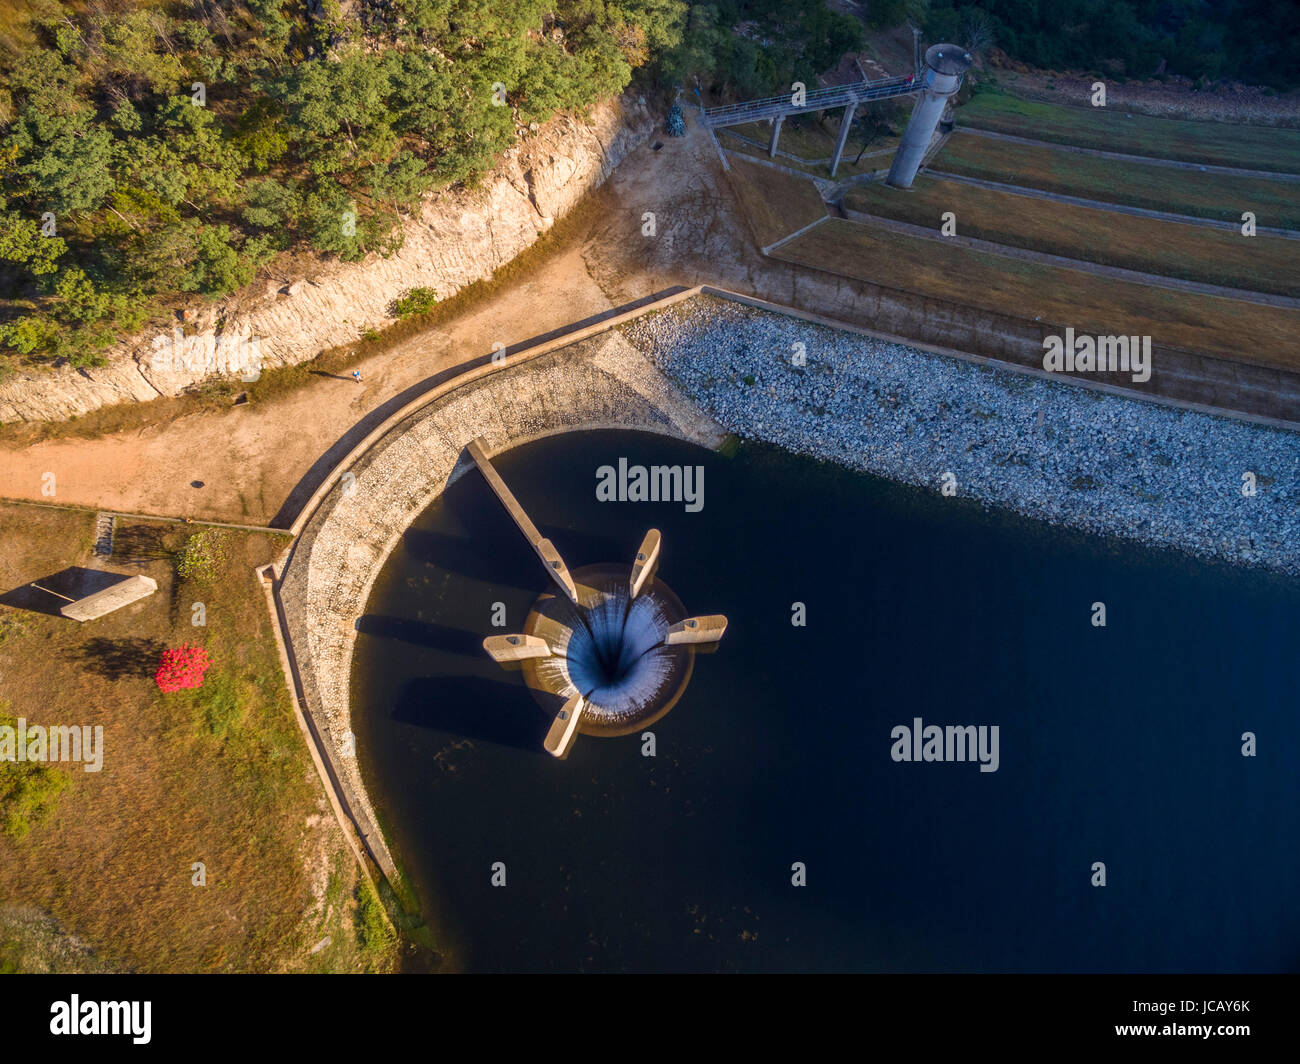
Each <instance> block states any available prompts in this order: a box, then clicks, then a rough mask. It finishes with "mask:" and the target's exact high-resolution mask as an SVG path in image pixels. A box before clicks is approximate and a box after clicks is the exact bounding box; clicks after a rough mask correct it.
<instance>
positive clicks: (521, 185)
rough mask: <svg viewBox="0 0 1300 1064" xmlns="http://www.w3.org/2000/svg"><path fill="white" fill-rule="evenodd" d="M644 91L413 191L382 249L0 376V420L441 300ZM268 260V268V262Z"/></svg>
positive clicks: (582, 181)
mask: <svg viewBox="0 0 1300 1064" xmlns="http://www.w3.org/2000/svg"><path fill="white" fill-rule="evenodd" d="M652 129H653V119H652V117H651V115H650V112H649V110H648V108H647V107H646V104H645V102H644V100H629V99H623V100H616V101H607V102H604V103H602V104H599V105H597V106H596V107H595V108H593V110H592V113H591V114H590V115H589V116H587V118H586V119H585V120H582V121H580V120H578V119H576V118H572V117H569V116H562V117H559V118H556V119H554V120H552V121H551V122H549V123H547V124H546V125H545V126H543V127H542V128H541V129H540V130H537V131H536V132H534V133H530V134H529V135H527V136H526V137H525V138H524V139H522V140H521V141H520V142H519V143H518V144H517V145H516V146H515V147H513V148H511V149H509V150H508V151H507V152H506V153H505V155H504V156H503V157H502V158H501V159H500V160H499V162H498V165H497V166H496V168H495V169H494V170H492V171H491V172H490V173H489V174H487V175H486V176H485V177H484V178H483V180H482V181H481V182H480V183H479V185H478V187H477V188H474V189H460V188H458V189H453V190H448V191H444V192H440V193H437V194H435V195H433V196H431V197H430V198H429V199H428V200H426V202H425V204H424V207H423V210H422V211H421V213H420V214H419V216H418V217H412V218H411V219H410V220H408V222H407V223H406V224H405V226H404V237H405V240H404V243H403V246H402V248H401V250H400V251H398V252H397V253H395V254H394V255H392V256H391V257H389V258H382V257H380V256H377V255H373V256H370V257H369V258H367V259H366V260H365V261H363V262H359V263H340V262H322V263H321V264H320V265H319V267H318V268H316V269H314V270H310V271H308V272H307V275H306V276H300V277H283V278H278V279H274V280H270V281H266V280H262V281H258V282H257V283H256V284H255V285H254V286H252V288H251V289H246V290H244V291H243V292H239V293H236V294H235V295H234V296H232V297H230V298H227V299H224V300H222V301H220V302H218V303H214V304H206V305H204V306H201V307H195V308H193V309H190V310H187V311H186V312H185V314H184V317H185V324H184V328H183V330H182V328H181V326H180V325H179V324H177V325H176V326H175V327H173V326H171V325H170V324H166V325H164V326H163V327H161V328H158V327H155V328H154V329H152V330H149V331H147V332H145V333H142V334H141V335H139V336H136V337H133V338H132V339H131V340H129V341H126V342H124V343H122V344H119V345H118V346H117V347H115V348H114V349H112V350H111V351H110V352H109V354H108V364H107V365H106V366H104V367H102V368H97V369H84V370H78V369H73V368H72V367H68V366H63V367H56V368H53V369H49V370H27V371H23V372H19V373H16V374H13V375H11V376H9V377H7V378H6V379H5V380H4V381H3V383H0V422H10V421H54V420H60V419H63V418H67V417H71V416H73V415H78V414H84V413H87V412H88V411H91V410H95V409H97V408H98V407H101V406H107V405H109V404H112V403H121V402H130V401H140V400H147V399H152V398H155V397H157V396H159V395H176V394H178V393H180V392H181V391H183V390H184V389H185V388H186V387H188V386H190V385H192V384H194V383H196V382H198V381H200V380H202V379H204V378H206V377H211V376H216V375H229V374H234V375H236V376H240V377H243V378H245V379H254V377H255V374H256V373H257V371H258V368H259V367H260V368H264V369H270V368H274V367H276V366H283V365H292V364H295V363H298V362H304V361H306V360H308V359H311V358H314V357H315V356H316V355H317V354H318V353H319V352H321V351H322V350H325V349H327V348H330V347H335V346H337V345H339V344H344V343H348V342H350V341H352V340H355V339H357V338H359V337H360V336H361V335H362V334H363V333H364V332H366V330H368V329H379V328H383V327H384V326H385V325H388V324H391V322H392V320H393V319H392V316H391V314H390V313H389V306H390V304H391V303H392V301H393V300H394V299H395V298H397V297H399V296H402V295H404V294H405V293H406V292H408V291H409V290H410V289H412V288H419V287H427V288H432V289H434V290H435V291H436V292H437V293H438V297H439V298H440V299H446V298H447V297H449V296H451V295H453V294H454V293H456V292H458V291H459V290H460V289H462V288H464V287H465V286H466V285H469V284H472V283H473V282H475V281H479V280H484V279H486V278H488V277H491V276H492V274H493V272H494V271H495V270H496V269H497V268H498V267H500V266H502V265H504V264H505V263H507V262H509V261H510V260H511V259H513V258H514V257H515V256H516V255H518V254H519V253H520V252H521V251H523V250H524V249H525V248H527V247H528V246H529V245H531V244H532V243H534V242H535V241H536V240H537V238H538V237H539V236H541V235H542V234H543V233H545V232H546V230H548V229H549V228H550V227H551V226H552V225H553V224H554V223H555V221H556V220H557V219H559V218H560V217H562V216H563V215H564V214H566V213H567V212H568V211H569V210H570V209H572V207H573V206H574V205H575V204H576V203H577V202H578V201H579V200H580V199H581V198H582V197H583V195H585V194H586V193H587V192H589V191H590V190H591V189H593V188H595V187H596V186H598V185H599V184H600V183H601V182H603V181H604V180H605V178H606V177H608V176H609V173H610V171H611V170H613V168H614V167H615V166H617V165H618V164H619V163H620V162H621V161H622V160H623V159H624V158H625V157H626V156H627V155H628V154H629V153H630V152H631V151H632V150H633V149H634V148H635V147H637V146H638V145H639V144H640V143H641V142H642V141H644V140H645V139H646V137H647V136H649V134H650V132H651V131H652ZM272 269H274V266H273V267H272Z"/></svg>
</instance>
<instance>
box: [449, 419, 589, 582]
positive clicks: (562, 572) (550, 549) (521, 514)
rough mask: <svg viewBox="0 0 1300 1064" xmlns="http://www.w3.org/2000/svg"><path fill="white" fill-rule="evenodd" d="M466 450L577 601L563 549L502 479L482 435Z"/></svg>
mask: <svg viewBox="0 0 1300 1064" xmlns="http://www.w3.org/2000/svg"><path fill="white" fill-rule="evenodd" d="M465 450H466V451H468V452H469V456H470V457H471V458H472V459H474V464H475V465H476V466H478V469H479V472H480V473H482V474H483V479H484V480H486V481H487V482H488V487H490V488H491V489H492V491H493V493H494V494H495V495H496V497H497V498H498V499H499V500H500V501H501V505H502V506H504V507H505V508H506V513H508V514H509V515H510V518H511V520H512V521H514V523H515V524H516V525H518V526H519V531H520V532H522V533H523V534H524V538H525V539H527V540H528V545H529V546H530V547H532V548H533V550H534V551H536V553H537V557H539V558H540V559H541V560H542V565H543V566H544V567H545V569H546V572H547V575H548V576H550V578H551V579H552V580H554V581H555V582H556V584H558V585H559V588H560V590H561V591H563V592H564V594H565V595H566V596H567V597H568V599H569V601H570V602H573V603H576V602H577V601H578V589H577V587H576V586H575V585H574V583H573V577H571V576H570V575H569V568H568V566H566V565H565V564H564V559H563V558H561V557H560V552H559V551H558V550H556V549H555V544H554V543H552V542H551V541H550V540H549V539H547V538H546V537H545V536H543V535H542V534H541V533H540V532H539V531H537V526H536V525H535V524H533V522H532V520H531V519H530V518H529V516H528V514H527V513H526V512H525V511H524V508H523V507H522V506H520V505H519V500H518V499H516V498H515V496H514V493H513V492H512V491H511V490H510V489H509V488H508V487H507V486H506V482H505V481H504V480H502V479H501V474H499V473H498V472H497V471H496V470H495V469H494V468H493V467H492V460H491V459H490V458H488V456H487V452H486V451H485V450H484V449H483V443H482V437H479V438H478V439H474V440H471V441H470V442H469V444H468V445H467V446H466V448H465Z"/></svg>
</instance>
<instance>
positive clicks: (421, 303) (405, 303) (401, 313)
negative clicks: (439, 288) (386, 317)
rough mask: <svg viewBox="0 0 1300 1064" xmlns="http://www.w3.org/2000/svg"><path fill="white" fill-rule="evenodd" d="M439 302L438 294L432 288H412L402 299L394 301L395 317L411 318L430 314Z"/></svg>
mask: <svg viewBox="0 0 1300 1064" xmlns="http://www.w3.org/2000/svg"><path fill="white" fill-rule="evenodd" d="M437 302H438V293H437V292H435V291H434V290H433V289H432V288H412V289H411V290H410V291H409V292H407V293H406V295H404V296H402V298H401V299H395V300H393V306H392V312H393V316H394V317H398V318H409V317H411V316H412V315H415V314H428V313H429V311H431V310H432V309H433V307H434V304H436V303H437Z"/></svg>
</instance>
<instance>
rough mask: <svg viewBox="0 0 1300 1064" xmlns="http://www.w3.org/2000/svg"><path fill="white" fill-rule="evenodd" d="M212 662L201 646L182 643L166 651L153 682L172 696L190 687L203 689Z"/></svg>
mask: <svg viewBox="0 0 1300 1064" xmlns="http://www.w3.org/2000/svg"><path fill="white" fill-rule="evenodd" d="M211 664H212V662H211V661H209V660H208V652H207V651H206V650H204V649H203V648H202V647H201V646H196V645H194V644H192V643H182V644H181V645H180V646H178V647H174V648H172V649H170V650H164V651H163V656H162V661H161V662H160V663H159V665H158V671H157V672H156V673H154V676H153V682H154V683H156V684H157V685H158V690H160V691H162V692H164V693H166V694H170V693H171V692H172V691H181V690H184V689H185V688H188V687H202V686H203V674H204V673H205V672H207V671H208V666H209V665H211Z"/></svg>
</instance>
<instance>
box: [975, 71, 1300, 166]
mask: <svg viewBox="0 0 1300 1064" xmlns="http://www.w3.org/2000/svg"><path fill="white" fill-rule="evenodd" d="M958 121H959V122H960V123H961V124H962V125H967V126H975V127H977V128H979V129H988V130H992V131H994V132H996V133H1010V134H1012V135H1013V136H1018V137H1029V138H1031V139H1033V140H1050V141H1052V142H1053V143H1057V144H1073V145H1077V146H1078V147H1082V148H1099V149H1101V150H1102V151H1114V152H1122V153H1124V154H1126V155H1147V156H1151V157H1153V158H1156V159H1177V160H1180V161H1182V162H1191V163H1209V164H1211V165H1214V166H1234V167H1241V168H1242V169H1246V170H1277V171H1280V172H1282V173H1292V174H1295V173H1300V130H1293V129H1278V128H1277V127H1275V126H1248V125H1238V124H1235V123H1233V124H1228V123H1226V122H1194V121H1189V120H1187V119H1183V118H1157V117H1155V116H1153V115H1144V114H1138V113H1136V112H1127V111H1124V110H1123V109H1122V108H1118V107H1117V108H1107V107H1091V106H1084V107H1063V106H1061V105H1059V104H1052V103H1043V102H1041V101H1039V100H1024V99H1020V98H1019V97H1016V96H1008V95H1005V94H1004V93H1001V92H996V91H991V90H985V91H983V92H980V93H977V94H976V95H975V96H974V97H973V98H972V99H971V100H970V102H969V103H967V104H966V105H965V106H963V107H962V108H961V110H960V112H959V113H958Z"/></svg>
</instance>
